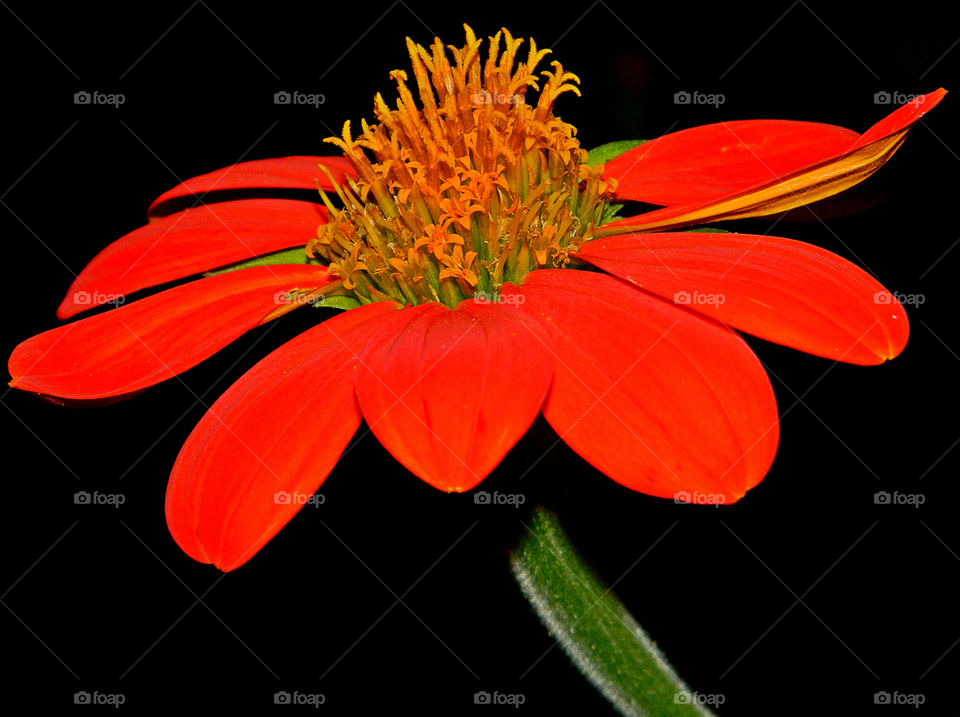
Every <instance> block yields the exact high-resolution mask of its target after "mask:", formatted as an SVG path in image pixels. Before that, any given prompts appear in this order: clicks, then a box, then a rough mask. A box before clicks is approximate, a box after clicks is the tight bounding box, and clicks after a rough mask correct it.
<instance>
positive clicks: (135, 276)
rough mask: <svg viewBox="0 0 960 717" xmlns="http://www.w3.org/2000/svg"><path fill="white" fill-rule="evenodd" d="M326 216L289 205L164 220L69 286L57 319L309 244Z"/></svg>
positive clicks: (249, 205)
mask: <svg viewBox="0 0 960 717" xmlns="http://www.w3.org/2000/svg"><path fill="white" fill-rule="evenodd" d="M326 218H327V211H326V209H325V208H324V207H321V206H319V205H317V204H313V203H312V202H300V201H295V200H292V199H244V200H238V201H234V202H223V203H221V204H210V205H201V206H199V207H195V208H193V209H187V210H184V211H182V212H178V213H177V214H171V215H170V216H167V217H163V218H162V219H157V220H155V221H152V222H150V223H149V224H147V225H146V226H143V227H140V228H139V229H135V230H134V231H132V232H130V233H129V234H127V235H126V236H124V237H122V238H120V239H117V240H116V241H115V242H113V243H112V244H109V245H108V246H107V247H106V248H105V249H104V250H103V251H101V252H100V253H99V254H97V256H95V257H94V258H93V261H91V262H90V263H89V264H87V266H86V267H85V268H84V270H83V271H82V272H80V275H79V276H78V277H77V278H76V279H75V280H74V282H73V284H71V286H70V289H69V290H68V291H67V295H66V297H65V298H64V300H63V302H62V303H61V304H60V308H58V309H57V316H59V317H60V318H61V319H66V318H69V317H71V316H73V315H75V314H77V313H80V312H81V311H86V310H87V309H91V308H93V307H94V306H95V305H96V304H95V301H94V300H95V299H96V298H97V297H110V298H111V299H115V298H116V297H119V296H123V295H125V294H131V293H133V292H135V291H138V290H140V289H145V288H147V287H150V286H157V285H159V284H164V283H166V282H168V281H174V280H175V279H183V278H185V277H188V276H192V275H193V274H198V273H200V272H203V271H208V270H210V269H216V268H217V267H221V266H225V265H227V264H232V263H234V262H238V261H243V260H244V259H250V258H252V257H255V256H258V255H260V254H268V253H270V252H273V251H279V250H280V249H286V248H288V247H292V246H297V245H306V243H307V242H308V241H309V240H310V239H311V238H312V237H313V236H314V235H315V234H316V231H317V226H318V225H320V224H322V223H323V222H325V221H326Z"/></svg>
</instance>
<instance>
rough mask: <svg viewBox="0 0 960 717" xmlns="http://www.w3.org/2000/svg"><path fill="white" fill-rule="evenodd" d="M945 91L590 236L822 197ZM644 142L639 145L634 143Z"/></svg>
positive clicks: (867, 167)
mask: <svg viewBox="0 0 960 717" xmlns="http://www.w3.org/2000/svg"><path fill="white" fill-rule="evenodd" d="M945 94H946V91H945V90H937V91H935V92H931V93H930V94H928V95H924V96H923V97H918V98H917V99H915V100H913V101H912V102H911V103H909V104H907V105H904V106H903V107H901V108H900V109H898V110H896V111H895V112H893V113H891V114H890V116H889V117H887V118H886V119H884V120H882V121H880V122H879V123H877V124H876V125H874V127H872V128H871V129H870V130H868V131H867V132H866V133H865V134H864V135H861V136H860V137H859V138H858V139H857V140H856V142H854V143H852V144H851V145H850V146H849V147H848V148H847V149H846V150H845V151H842V152H838V153H836V154H834V155H832V156H829V157H827V158H825V159H823V160H821V161H820V162H815V163H813V164H809V165H807V166H804V167H799V168H796V169H794V170H793V171H791V172H789V173H787V174H783V175H780V176H778V177H777V178H776V179H774V180H772V181H766V182H760V183H758V184H755V185H753V186H751V187H746V188H742V189H739V190H737V191H734V192H731V193H729V194H724V195H723V196H713V197H711V198H709V199H707V200H705V201H699V202H698V201H692V202H685V203H681V204H675V205H673V206H669V207H664V208H663V209H657V210H656V211H652V212H647V213H646V214H640V215H638V216H634V217H627V218H625V219H621V220H619V221H616V222H611V223H609V224H605V225H604V226H602V227H600V228H599V230H598V231H596V232H595V236H601V237H602V236H613V235H615V234H627V233H630V232H631V231H649V230H654V229H656V230H665V229H676V228H678V227H683V226H691V225H695V224H704V223H706V222H711V221H728V220H731V219H745V218H747V217H760V216H766V215H769V214H776V213H778V212H784V211H787V210H789V209H794V208H796V207H800V206H803V205H805V204H810V203H812V202H815V201H819V200H820V199H826V198H827V197H830V196H833V195H834V194H837V193H839V192H842V191H843V190H845V189H848V188H849V187H852V186H854V185H856V184H858V183H859V182H862V181H863V180H864V179H866V178H867V177H869V176H871V175H872V174H873V173H874V172H876V171H877V170H878V169H880V167H882V166H883V164H884V163H885V162H886V161H887V160H889V159H890V157H892V156H893V155H894V154H895V153H896V151H897V150H898V149H899V148H900V145H902V144H903V141H904V139H905V138H906V135H907V132H908V131H909V130H910V127H911V125H912V124H913V123H914V122H916V121H917V120H918V119H919V118H920V117H922V116H923V115H924V114H925V113H927V112H929V111H930V110H931V109H933V108H934V107H936V105H937V104H938V103H939V102H940V100H941V99H942V98H943V96H944V95H945ZM644 146H645V145H640V147H638V148H637V149H642V148H643V147H644ZM631 151H633V150H631ZM717 171H718V172H719V171H722V170H719V169H718V170H717ZM768 179H769V177H768ZM625 198H629V197H625Z"/></svg>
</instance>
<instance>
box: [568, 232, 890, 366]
mask: <svg viewBox="0 0 960 717" xmlns="http://www.w3.org/2000/svg"><path fill="white" fill-rule="evenodd" d="M579 258H580V259H582V260H584V261H587V262H590V263H591V264H593V265H594V266H597V267H600V268H601V269H603V270H604V271H607V272H609V273H611V274H614V275H615V276H618V277H620V278H621V279H626V280H627V281H629V282H631V283H633V284H636V285H637V286H639V287H641V288H643V289H645V290H647V291H650V292H652V293H654V294H659V295H660V296H662V297H664V298H666V299H668V300H670V301H673V302H675V303H676V304H678V305H680V306H683V307H684V308H687V309H692V310H694V311H698V312H700V313H701V314H704V315H706V316H709V317H711V318H713V319H716V320H717V321H720V322H722V323H725V324H727V325H728V326H732V327H733V328H735V329H739V330H741V331H746V332H747V333H750V334H753V335H754V336H759V337H760V338H763V339H767V340H768V341H775V342H777V343H780V344H784V345H786V346H791V347H793V348H795V349H800V350H801V351H806V352H807V353H812V354H816V355H818V356H825V357H827V358H832V359H835V360H837V361H845V362H847V363H855V364H878V363H882V362H883V361H885V360H887V359H891V358H893V357H894V356H896V355H897V354H899V353H900V352H901V351H902V350H903V347H904V346H905V345H906V343H907V336H908V335H909V324H908V322H907V315H906V312H905V311H904V309H903V307H902V306H901V305H900V303H899V302H898V301H897V299H896V297H894V296H893V295H892V294H891V293H890V292H889V291H887V290H886V289H885V288H884V287H883V286H882V285H881V284H880V283H878V282H877V281H876V280H875V279H874V278H873V277H871V276H870V275H869V274H867V273H866V272H865V271H863V270H862V269H860V268H859V267H857V266H855V265H853V264H851V263H850V262H849V261H847V260H846V259H843V258H841V257H839V256H837V255H836V254H832V253H830V252H828V251H826V250H824V249H820V248H819V247H815V246H812V245H810V244H804V243H803V242H798V241H792V240H790V239H782V238H779V237H768V236H756V235H751V234H704V233H700V232H686V233H683V232H678V233H661V234H631V235H627V236H622V237H611V238H608V239H598V240H596V241H592V242H588V243H587V244H585V245H584V246H583V247H582V249H581V250H580V253H579Z"/></svg>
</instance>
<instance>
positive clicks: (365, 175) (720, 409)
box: [9, 28, 944, 570]
mask: <svg viewBox="0 0 960 717" xmlns="http://www.w3.org/2000/svg"><path fill="white" fill-rule="evenodd" d="M521 45H522V41H520V40H518V39H515V38H513V37H512V36H511V35H510V33H508V32H507V31H506V30H503V31H502V32H501V33H497V35H495V36H494V37H492V38H490V44H489V47H488V49H487V52H486V55H485V57H484V55H483V53H482V51H481V48H482V43H481V41H479V40H478V39H477V38H476V37H475V35H474V33H473V32H472V31H471V30H470V29H469V28H467V35H466V44H465V45H464V46H463V47H459V48H455V47H454V48H445V47H444V46H443V44H442V43H441V42H440V40H439V39H438V40H435V41H434V43H433V45H432V46H431V47H430V48H429V49H427V48H424V47H421V46H419V45H416V44H414V43H413V42H412V41H410V40H408V41H407V49H408V52H409V55H410V59H411V64H412V73H413V78H414V83H410V81H409V76H408V75H407V73H406V72H404V71H401V70H396V71H394V72H393V73H391V77H392V78H393V80H394V81H395V82H396V84H397V90H398V95H399V98H398V100H397V101H396V104H395V109H391V108H390V105H389V104H388V103H387V102H386V100H384V99H383V98H382V97H381V96H379V95H378V96H377V98H376V102H375V114H376V122H375V123H373V124H368V123H367V122H363V123H361V127H360V132H359V133H356V134H355V133H354V132H352V131H351V126H350V124H349V123H347V124H345V125H344V129H343V132H342V134H341V136H339V137H336V138H331V139H330V140H329V141H330V142H332V143H333V144H334V145H336V146H337V147H339V148H340V150H342V152H343V157H287V158H282V159H277V160H257V161H253V162H246V163H243V164H239V165H235V166H233V167H228V168H226V169H223V170H219V171H217V172H213V173H211V174H208V175H204V176H202V177H197V178H195V179H192V180H189V181H187V182H184V183H183V184H181V185H179V186H177V187H175V188H174V189H172V190H170V191H169V192H166V193H165V194H164V195H162V196H161V197H160V198H158V200H157V201H155V202H154V204H153V205H151V208H150V214H151V216H152V221H151V222H150V223H149V224H148V225H146V226H145V227H142V228H141V229H138V230H136V231H134V232H132V233H130V234H129V235H127V236H125V237H123V238H121V239H119V240H117V241H116V242H114V243H113V244H111V245H110V246H108V247H107V248H106V249H104V250H103V252H101V253H100V254H99V255H98V256H97V257H96V258H94V260H93V261H92V262H91V263H90V264H89V265H88V267H87V268H86V269H85V270H84V272H83V273H82V274H81V275H80V276H79V277H77V279H76V281H75V282H74V284H73V286H72V287H71V288H70V291H69V292H68V294H67V297H66V298H65V299H64V301H63V303H62V304H61V306H60V309H59V311H58V314H59V315H60V316H61V318H68V317H70V316H72V315H74V314H77V313H80V312H82V311H84V310H86V309H89V308H91V307H92V306H95V305H97V304H98V303H100V299H99V298H97V297H121V296H125V295H126V294H129V293H132V292H135V291H139V290H142V289H145V288H149V287H152V286H157V285H159V284H162V283H166V282H169V281H172V280H176V279H184V278H187V277H191V276H193V275H195V274H197V273H200V272H213V273H212V274H209V275H208V276H206V277H205V278H200V279H196V280H194V281H190V282H187V283H183V284H180V285H178V286H175V287H174V288H172V289H167V290H165V291H162V292H159V293H156V294H153V295H151V296H148V297H146V298H143V299H140V300H139V301H134V302H131V303H129V304H125V305H122V306H120V307H119V308H115V309H113V310H111V311H107V312H104V313H100V314H97V315H95V316H92V317H89V318H85V319H81V320H79V321H75V322H73V323H68V324H65V325H62V326H60V327H59V328H56V329H53V330H51V331H47V332H45V333H43V334H40V335H38V336H35V337H33V338H31V339H28V340H27V341H25V342H23V343H22V344H21V345H20V346H18V347H17V349H16V350H15V351H14V353H13V355H12V356H11V358H10V362H9V367H10V373H11V375H12V376H13V380H12V381H11V385H12V386H14V387H16V388H20V389H23V390H26V391H32V392H35V393H38V394H43V395H47V396H52V397H58V398H67V399H75V400H94V399H105V398H112V397H118V396H124V395H127V394H132V393H135V392H138V391H140V390H143V389H145V388H148V387H149V386H152V385H154V384H156V383H158V382H160V381H162V380H164V379H167V378H170V377H171V376H175V375H176V374H178V373H180V372H182V371H185V370H187V369H188V368H190V367H191V366H194V365H196V364H197V363H198V362H200V361H202V360H203V359H205V358H207V357H208V356H210V355H212V354H213V353H215V352H216V351H217V350H219V349H220V348H222V347H223V346H225V345H226V344H227V343H229V342H230V341H232V340H233V339H235V338H236V337H238V336H240V335H241V334H242V333H244V332H245V331H247V330H249V329H251V328H253V327H255V326H258V325H260V324H262V323H264V322H266V321H271V320H273V319H276V318H279V317H280V316H282V315H284V314H286V313H288V312H289V311H293V310H295V309H298V308H300V307H302V306H306V305H309V304H328V305H331V306H335V307H337V308H340V309H346V310H345V311H343V313H340V314H339V315H336V316H334V317H333V318H329V319H327V320H325V321H323V322H321V323H318V324H317V325H316V326H315V327H313V328H311V329H309V330H307V331H305V332H304V333H303V334H301V335H300V336H298V337H297V338H295V339H293V340H292V341H290V342H288V343H287V344H285V345H283V346H281V347H280V348H278V349H276V350H275V351H274V352H273V353H271V354H270V355H268V356H267V357H266V358H264V359H263V360H262V361H260V363H258V364H257V365H256V366H255V367H254V368H253V369H251V370H250V371H249V372H248V373H247V374H246V375H245V376H243V377H242V378H241V379H240V380H239V381H237V382H236V383H235V384H234V385H233V386H231V387H230V388H229V389H228V390H227V391H226V392H225V393H224V394H223V396H221V397H220V399H219V400H218V401H217V402H216V403H215V404H214V405H213V406H212V407H211V408H210V409H209V411H208V412H207V414H206V415H205V416H204V417H203V419H202V420H201V421H200V423H199V424H198V425H197V427H196V428H195V430H194V431H193V433H192V434H191V436H190V438H189V439H188V440H187V442H186V444H185V445H184V447H183V449H182V451H181V452H180V455H179V457H178V458H177V461H176V464H175V466H174V468H173V473H172V475H171V479H170V483H169V486H168V491H167V506H166V508H167V520H168V524H169V526H170V530H171V532H172V534H173V536H174V538H175V539H176V540H177V542H178V543H179V544H180V546H181V547H182V548H183V549H184V550H185V551H186V552H187V553H188V554H189V555H191V556H193V557H194V558H196V559H197V560H200V561H204V562H210V563H213V564H215V565H217V566H218V567H220V568H221V569H224V570H229V569H233V568H235V567H237V566H238V565H240V564H242V563H244V562H245V561H246V560H248V559H249V558H250V557H251V556H252V555H253V554H254V553H256V551H257V550H259V549H260V548H261V547H262V546H263V545H264V544H265V543H266V542H267V541H268V540H269V539H270V538H271V537H272V536H273V535H274V534H276V532H277V531H278V530H279V529H280V528H281V527H282V526H283V525H284V524H286V522H287V521H289V520H290V519H291V518H292V517H293V515H294V514H295V513H296V512H297V510H298V509H299V507H300V506H301V505H302V504H303V501H302V500H293V499H291V498H290V496H309V495H312V494H313V493H314V492H315V491H316V490H317V488H318V487H319V485H320V484H321V483H322V482H323V481H324V480H325V479H326V477H327V475H328V474H329V473H330V471H331V470H332V469H333V467H334V465H335V464H336V462H337V460H338V459H339V457H340V455H341V454H342V452H343V451H344V449H345V447H346V446H347V444H348V442H349V441H350V439H351V437H352V436H353V435H354V433H355V432H356V430H357V427H358V426H359V425H360V423H361V420H365V421H366V422H367V424H368V425H369V427H370V430H371V431H372V432H373V433H374V434H375V435H376V437H377V438H378V439H379V440H380V442H381V443H382V444H383V445H384V446H385V447H386V448H387V449H388V450H389V451H390V452H391V453H392V454H393V455H394V456H395V457H396V458H397V460H398V461H399V462H400V463H402V464H403V465H404V466H406V468H408V469H409V470H410V471H411V472H412V473H414V474H415V475H417V476H419V477H420V478H422V479H423V480H425V481H426V482H428V483H429V484H431V485H433V486H435V487H437V488H439V489H442V490H445V491H458V492H459V491H466V490H469V489H471V488H473V487H474V486H476V485H477V484H478V483H479V482H480V481H481V480H483V478H484V477H485V476H486V475H487V474H489V473H490V471H492V470H493V469H494V467H496V465H497V464H498V463H499V462H500V460H501V459H502V458H503V456H504V455H505V454H506V453H507V451H509V450H510V449H511V447H512V446H513V445H514V444H515V443H516V442H517V440H519V438H520V437H521V436H522V435H523V434H524V432H525V431H526V430H527V429H528V427H529V426H530V424H531V422H532V421H533V420H534V419H535V417H536V416H537V415H538V414H539V413H542V414H543V415H544V416H545V418H546V419H547V421H548V422H549V423H550V424H551V425H552V426H553V428H554V429H555V430H556V432H557V433H558V435H559V436H560V437H561V438H562V439H563V440H564V441H565V442H566V443H567V444H568V445H569V446H570V447H572V448H573V450H575V451H576V452H577V453H579V454H580V455H581V456H582V457H583V458H584V459H586V460H587V461H588V462H590V463H591V464H593V465H594V466H595V467H596V468H598V469H599V470H600V471H602V472H603V473H605V474H606V475H608V476H610V477H611V478H612V479H614V480H616V481H617V482H619V483H621V484H623V485H624V486H626V487H628V488H631V489H633V490H636V491H640V492H643V493H647V494H650V495H654V496H665V497H675V498H677V499H687V500H690V499H694V500H696V498H695V497H696V496H704V495H706V496H710V497H711V498H712V502H716V503H729V502H733V501H736V500H738V499H739V498H741V497H742V496H743V495H744V494H745V493H746V491H747V490H749V489H750V488H751V487H753V486H755V485H756V484H757V483H758V482H759V481H760V480H761V479H762V478H763V476H764V475H765V474H766V472H767V470H768V469H769V467H770V465H771V463H772V461H773V458H774V454H775V453H776V447H777V441H778V431H779V426H778V416H777V409H776V403H775V400H774V395H773V391H772V389H771V387H770V383H769V380H768V378H767V376H766V373H765V372H764V370H763V368H762V366H761V365H760V362H759V361H758V359H757V358H756V356H754V354H753V353H752V351H751V350H750V349H749V348H748V347H747V345H746V344H745V343H744V341H743V340H742V339H741V338H740V336H739V335H738V334H737V333H736V330H741V331H745V332H748V333H751V334H753V335H755V336H759V337H761V338H764V339H767V340H770V341H775V342H778V343H781V344H784V345H787V346H791V347H794V348H797V349H799V350H802V351H806V352H809V353H812V354H816V355H819V356H824V357H828V358H830V359H833V360H837V361H845V362H849V363H855V364H876V363H881V362H883V361H884V360H886V359H889V358H892V357H894V356H896V355H897V354H898V353H899V352H900V351H901V350H902V349H903V347H904V345H905V343H906V340H907V335H908V324H907V319H906V316H905V313H904V310H903V307H902V306H900V304H899V303H898V302H897V299H896V298H895V297H894V296H893V295H892V294H891V293H890V292H888V291H887V290H886V289H885V288H884V287H883V286H881V285H880V284H879V283H877V282H876V280H874V279H873V278H872V277H871V276H869V275H868V274H867V273H865V272H864V271H862V270H861V269H859V268H857V267H856V266H854V265H853V264H851V263H849V262H847V261H846V260H844V259H842V258H840V257H838V256H835V255H833V254H831V253H829V252H827V251H824V250H822V249H819V248H816V247H813V246H810V245H806V244H801V243H799V242H795V241H792V240H789V239H783V238H778V237H767V236H760V235H749V234H736V233H698V232H695V231H676V230H677V229H681V228H684V227H688V226H691V225H696V224H700V223H704V222H708V221H722V220H727V219H734V218H747V217H752V216H762V215H764V214H770V213H774V212H779V211H783V210H786V209H790V208H793V207H796V206H801V205H803V204H806V203H809V202H812V201H815V200H818V199H822V198H824V197H826V196H829V195H831V194H834V193H836V192H838V191H841V190H843V189H845V188H847V187H849V186H851V185H853V184H855V183H856V182H858V181H861V180H862V179H864V178H865V177H867V176H869V175H870V174H871V173H873V172H875V171H876V170H877V169H878V168H879V167H880V166H881V165H882V164H883V163H884V162H885V161H886V160H887V159H888V158H889V157H890V156H891V155H892V154H893V152H895V151H896V150H897V149H898V148H899V147H900V145H901V144H902V142H903V140H904V138H905V136H906V133H907V131H908V130H909V128H910V126H911V125H912V124H913V123H914V122H915V121H916V120H918V119H919V118H920V117H921V116H922V115H923V114H924V113H925V112H927V111H928V110H929V109H931V108H932V107H934V106H935V105H936V104H937V102H939V101H940V99H941V98H942V97H943V95H944V91H943V90H938V91H937V92H934V93H931V94H929V95H925V96H922V97H918V98H917V99H916V100H914V101H913V102H911V103H910V104H908V105H905V106H904V107H901V108H900V109H898V110H897V111H895V112H894V113H892V114H891V115H890V116H889V117H887V118H885V119H884V120H882V121H881V122H880V123H878V124H877V125H875V126H874V127H873V128H871V129H870V130H868V131H867V132H866V133H864V134H858V133H855V132H852V131H850V130H846V129H843V128H840V127H834V126H831V125H822V124H816V123H809V122H788V121H780V120H776V121H774V120H758V121H748V122H729V123H718V124H716V125H708V126H705V127H697V128H693V129H689V130H684V131H682V132H677V133H675V134H670V135H666V136H664V137H661V138H659V139H655V140H653V141H651V142H647V143H643V144H639V146H636V147H634V148H633V149H630V150H629V151H627V152H624V153H622V154H620V155H619V156H616V157H612V158H609V159H606V161H599V160H597V159H596V157H591V156H590V155H589V154H588V153H586V152H584V151H583V150H582V149H581V148H580V145H579V141H578V138H577V133H576V130H575V128H574V127H572V126H571V125H569V124H567V123H565V122H563V121H562V120H561V119H559V118H558V117H557V116H556V115H555V114H554V104H555V102H556V100H557V98H558V96H559V95H561V94H563V93H566V92H570V93H573V94H577V95H579V90H578V87H577V86H578V83H579V81H578V79H577V77H576V76H575V75H573V74H571V73H569V72H567V71H565V70H564V68H563V67H562V66H561V65H560V64H559V63H557V62H554V63H552V64H551V65H550V68H551V69H545V70H539V69H538V68H539V67H540V66H541V65H542V64H543V60H544V57H545V55H546V54H547V51H546V50H541V49H538V48H537V46H536V45H535V43H533V41H531V42H530V44H529V46H528V48H527V50H526V52H525V53H523V52H521ZM534 95H536V98H534ZM290 187H296V188H304V187H307V188H311V187H312V188H319V190H320V197H319V198H320V199H321V200H322V203H319V202H317V203H314V202H305V201H298V200H291V199H269V198H256V199H241V200H232V201H216V200H217V199H220V197H219V196H218V195H217V191H219V190H221V189H238V188H244V189H259V190H270V189H277V188H290ZM264 193H266V191H265V192H264ZM190 197H200V198H202V199H208V200H213V201H209V202H208V203H206V204H202V205H200V206H196V207H189V208H185V209H184V208H183V201H184V200H185V199H186V198H190ZM618 199H627V200H630V199H633V200H640V201H645V202H648V203H654V204H660V205H662V208H660V209H656V210H654V211H651V212H647V213H643V214H639V215H637V216H632V217H625V218H617V217H616V216H615V210H616V208H617V207H616V205H611V202H613V201H616V200H618ZM178 207H179V210H177V209H178ZM318 227H319V228H318ZM664 230H671V231H669V232H668V231H664ZM251 259H256V261H254V262H252V263H242V262H248V261H249V260H251ZM224 267H226V269H224ZM213 270H217V271H213ZM465 377H466V378H467V379H468V380H466V381H465ZM304 426H308V427H309V430H304Z"/></svg>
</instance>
